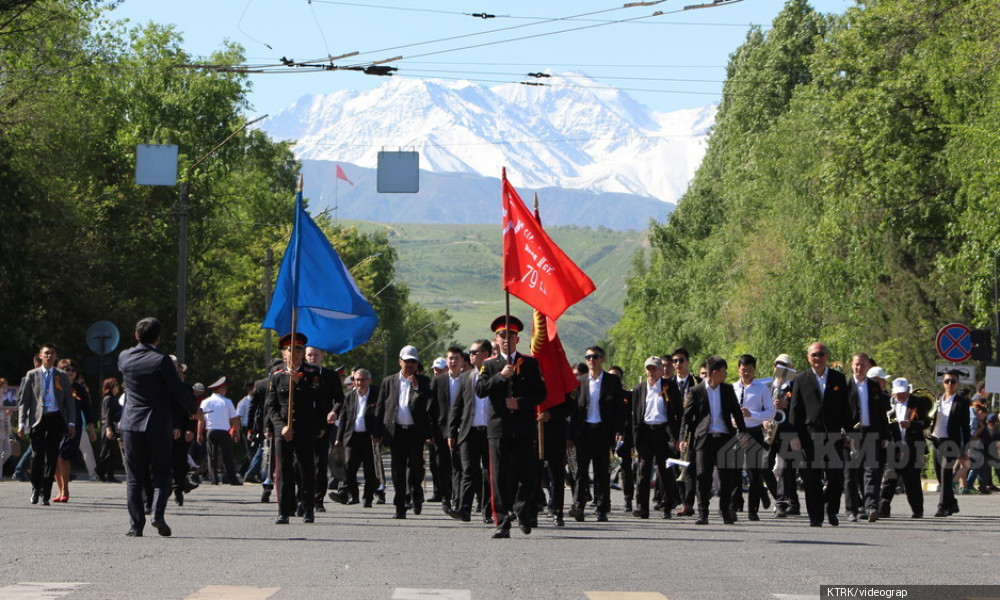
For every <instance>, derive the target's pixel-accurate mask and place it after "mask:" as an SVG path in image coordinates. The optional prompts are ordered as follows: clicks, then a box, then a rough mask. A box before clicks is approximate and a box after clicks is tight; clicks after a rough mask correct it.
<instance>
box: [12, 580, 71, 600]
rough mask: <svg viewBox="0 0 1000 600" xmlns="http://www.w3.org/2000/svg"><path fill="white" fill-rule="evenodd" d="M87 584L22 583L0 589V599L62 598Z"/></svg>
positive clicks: (37, 599) (35, 599)
mask: <svg viewBox="0 0 1000 600" xmlns="http://www.w3.org/2000/svg"><path fill="white" fill-rule="evenodd" d="M85 585H90V584H88V583H73V582H60V583H45V582H40V581H22V582H18V583H15V584H14V585H8V586H5V587H0V598H3V599H4V600H51V599H53V598H62V597H63V596H68V595H70V594H72V593H73V592H75V591H76V590H78V589H80V588H82V587H83V586H85Z"/></svg>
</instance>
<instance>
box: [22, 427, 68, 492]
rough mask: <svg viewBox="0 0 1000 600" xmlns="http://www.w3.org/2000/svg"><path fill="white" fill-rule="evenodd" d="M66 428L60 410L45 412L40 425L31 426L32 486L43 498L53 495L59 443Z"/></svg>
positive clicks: (64, 435)
mask: <svg viewBox="0 0 1000 600" xmlns="http://www.w3.org/2000/svg"><path fill="white" fill-rule="evenodd" d="M66 429H67V427H66V420H65V419H63V416H62V413H60V412H50V413H45V414H44V415H43V416H42V420H41V421H40V422H39V423H38V425H36V426H34V427H32V428H31V434H30V436H29V437H30V439H31V448H32V451H31V487H33V488H34V489H36V490H37V491H38V494H39V495H40V496H41V497H42V498H46V499H47V498H48V497H49V496H51V495H52V481H53V480H54V479H55V476H56V459H57V458H59V444H61V443H62V441H63V438H64V437H66Z"/></svg>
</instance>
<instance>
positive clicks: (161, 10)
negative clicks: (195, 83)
mask: <svg viewBox="0 0 1000 600" xmlns="http://www.w3.org/2000/svg"><path fill="white" fill-rule="evenodd" d="M699 2H711V0H670V1H665V2H658V3H657V2H650V3H649V4H650V5H649V6H635V7H630V8H624V7H623V4H624V3H623V2H621V1H620V0H619V1H618V2H615V1H613V0H603V1H602V0H574V1H573V2H551V1H550V2H537V1H536V2H529V1H523V0H505V1H504V2H496V1H495V0H493V1H488V0H477V2H475V3H470V2H467V1H463V2H460V1H458V0H434V1H425V2H420V3H415V2H413V1H412V0H357V1H352V2H340V1H331V0H311V1H310V0H170V1H169V2H163V0H125V1H124V2H123V3H122V4H121V6H120V7H119V8H117V9H116V10H115V11H113V12H112V13H111V17H112V18H116V19H129V20H130V21H131V22H132V24H136V25H138V24H144V23H146V22H148V21H153V22H156V23H161V24H172V25H174V26H175V28H176V29H177V31H179V32H180V33H181V34H182V36H183V38H184V47H185V49H186V50H188V51H189V52H190V53H192V54H193V55H195V56H197V57H202V58H205V57H208V56H209V55H210V54H211V53H212V52H213V51H215V50H218V49H220V48H221V47H222V44H223V43H224V40H229V41H231V42H236V43H238V44H240V45H242V46H243V47H244V49H245V51H246V56H247V62H248V63H251V64H272V65H273V64H279V63H280V62H281V58H282V57H285V58H288V59H292V60H295V61H305V60H316V59H323V58H326V57H329V56H334V57H337V56H340V55H343V54H347V53H350V52H360V53H362V54H360V55H358V56H357V57H351V58H343V59H337V60H335V61H334V64H335V65H338V66H347V65H353V64H359V63H366V62H370V61H378V60H384V59H390V58H394V57H399V56H401V57H403V58H402V59H401V60H397V61H392V62H389V63H387V64H388V65H390V66H395V67H398V69H399V71H398V72H397V75H398V76H404V77H419V78H444V79H468V80H471V81H474V82H479V83H484V84H489V85H493V84H499V83H509V82H515V81H552V82H555V81H557V80H556V79H548V80H546V79H532V78H530V77H528V76H527V74H528V73H530V72H544V71H547V70H551V71H553V72H557V73H559V72H581V73H585V74H587V75H589V76H591V77H593V78H594V79H596V80H597V81H599V82H600V83H602V84H606V85H609V86H613V87H617V88H619V89H622V90H624V91H626V92H627V93H628V94H629V95H631V96H632V97H633V98H635V99H636V100H638V101H639V102H641V103H642V104H645V105H646V106H648V107H649V108H651V109H653V110H658V111H672V110H678V109H684V108H695V107H700V106H705V105H707V104H711V103H713V102H716V101H717V100H718V98H719V94H720V91H721V85H722V80H723V78H724V77H725V65H726V62H727V60H728V57H729V55H730V54H731V53H732V52H733V51H734V50H736V48H737V47H739V45H740V44H741V43H742V42H743V40H744V39H745V37H746V33H747V30H748V28H749V27H750V25H751V24H756V25H761V26H763V27H765V28H767V27H768V26H769V25H770V23H771V21H772V19H773V18H774V17H775V15H777V14H778V12H780V10H781V8H782V7H783V5H784V2H781V1H779V0H743V1H741V2H735V3H732V4H729V5H720V6H714V7H712V8H705V9H696V10H684V7H685V6H686V5H692V4H698V3H699ZM811 4H812V5H813V6H814V7H815V8H816V9H817V10H820V11H822V12H835V13H840V12H843V11H844V10H846V8H847V7H849V6H851V5H853V4H854V3H853V1H852V0H811ZM656 11H662V13H663V14H662V15H658V16H653V13H654V12H656ZM474 13H485V14H492V15H495V18H489V19H484V18H482V17H476V16H472V15H473V14H474ZM578 15H587V16H578ZM568 17H575V18H568ZM623 20H628V21H627V22H614V23H612V21H623ZM540 21H544V22H541V23H540ZM498 29H506V30H505V31H495V30H498ZM571 29H575V30H576V31H565V30H571ZM449 38H450V39H449ZM435 40H442V41H435ZM425 42H431V43H425ZM278 71H279V72H276V73H271V74H261V75H252V76H251V82H252V84H253V90H252V93H251V98H250V99H251V103H252V105H253V110H252V111H251V113H252V114H263V113H269V114H274V113H276V112H277V111H279V110H281V109H282V108H285V107H287V106H289V105H290V104H291V103H293V102H294V101H295V100H296V99H298V98H299V97H301V96H304V95H307V94H327V93H331V92H335V91H339V90H366V89H371V88H372V87H374V86H377V85H378V84H380V83H382V82H384V81H385V78H384V77H378V76H373V75H365V74H363V73H360V72H356V71H321V72H309V73H304V72H301V70H298V71H299V72H296V71H297V69H295V68H281V69H278Z"/></svg>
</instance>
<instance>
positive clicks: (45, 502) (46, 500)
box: [42, 496, 153, 515]
mask: <svg viewBox="0 0 1000 600" xmlns="http://www.w3.org/2000/svg"><path fill="white" fill-rule="evenodd" d="M48 505H49V497H48V496H42V506H48ZM151 512H153V511H152V510H150V511H149V512H147V513H146V514H147V515H148V514H150V513H151Z"/></svg>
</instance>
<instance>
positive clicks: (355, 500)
mask: <svg viewBox="0 0 1000 600" xmlns="http://www.w3.org/2000/svg"><path fill="white" fill-rule="evenodd" d="M346 504H347V505H348V506H353V505H355V504H359V502H358V499H357V498H351V499H350V500H348V501H347V502H346Z"/></svg>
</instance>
